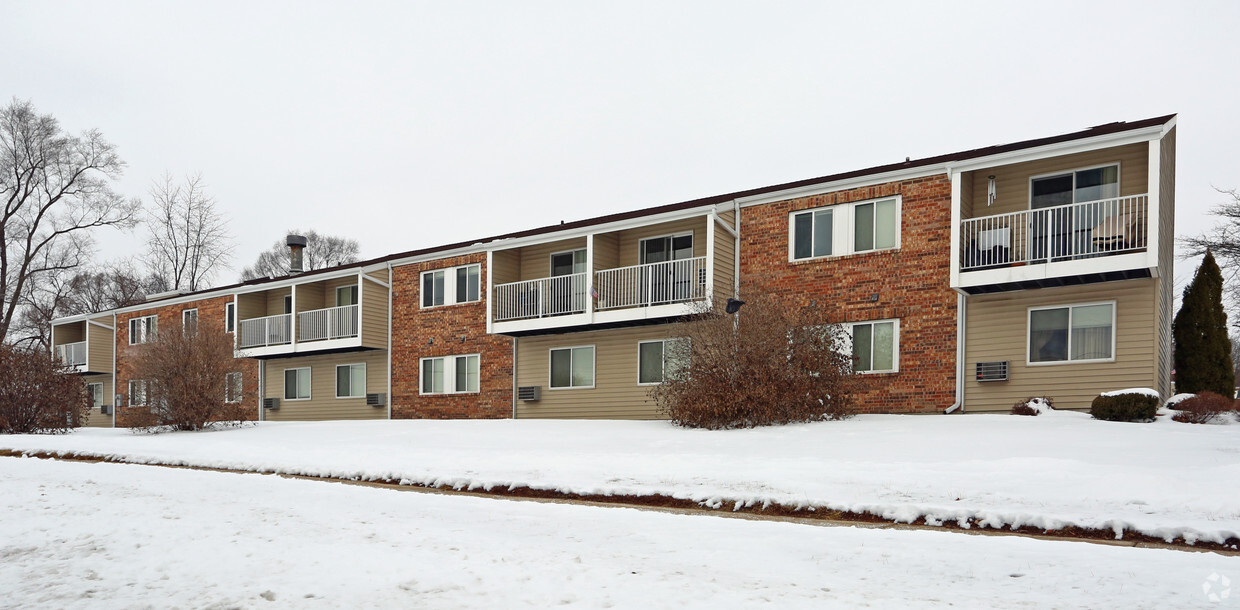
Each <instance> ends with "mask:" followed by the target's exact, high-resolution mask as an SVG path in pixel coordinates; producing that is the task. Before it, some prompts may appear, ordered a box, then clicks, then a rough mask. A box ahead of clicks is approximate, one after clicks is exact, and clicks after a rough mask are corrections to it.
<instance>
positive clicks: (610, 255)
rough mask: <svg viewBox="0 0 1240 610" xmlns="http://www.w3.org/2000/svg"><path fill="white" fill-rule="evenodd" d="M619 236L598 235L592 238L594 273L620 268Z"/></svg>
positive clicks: (612, 234)
mask: <svg viewBox="0 0 1240 610" xmlns="http://www.w3.org/2000/svg"><path fill="white" fill-rule="evenodd" d="M620 266H621V265H620V236H619V235H617V234H616V233H600V234H598V235H595V236H594V271H595V272H598V271H602V270H604V269H615V268H616V267H620Z"/></svg>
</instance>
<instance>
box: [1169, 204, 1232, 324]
mask: <svg viewBox="0 0 1240 610" xmlns="http://www.w3.org/2000/svg"><path fill="white" fill-rule="evenodd" d="M1215 190H1217V191H1218V192H1219V193H1222V194H1223V195H1226V196H1227V198H1228V200H1227V201H1225V202H1223V203H1221V204H1219V205H1217V206H1215V207H1214V209H1213V210H1211V211H1210V213H1211V214H1213V215H1214V216H1217V217H1218V218H1219V219H1220V220H1221V221H1222V222H1221V223H1219V224H1217V225H1215V226H1214V228H1212V229H1211V230H1210V231H1208V232H1206V233H1203V234H1201V235H1199V236H1196V237H1187V238H1183V239H1182V240H1181V241H1183V243H1184V245H1186V246H1187V247H1188V255H1189V256H1201V255H1203V254H1205V253H1206V252H1207V251H1209V252H1212V253H1213V254H1214V258H1215V259H1217V260H1218V263H1219V268H1220V269H1221V270H1222V272H1223V279H1224V281H1225V282H1226V284H1227V287H1228V289H1229V290H1230V292H1231V295H1232V298H1231V302H1230V303H1225V305H1226V306H1227V309H1229V310H1231V311H1236V306H1237V302H1238V301H1240V190H1237V189H1230V190H1228V189H1215ZM1236 328H1238V329H1240V320H1238V321H1237V324H1236Z"/></svg>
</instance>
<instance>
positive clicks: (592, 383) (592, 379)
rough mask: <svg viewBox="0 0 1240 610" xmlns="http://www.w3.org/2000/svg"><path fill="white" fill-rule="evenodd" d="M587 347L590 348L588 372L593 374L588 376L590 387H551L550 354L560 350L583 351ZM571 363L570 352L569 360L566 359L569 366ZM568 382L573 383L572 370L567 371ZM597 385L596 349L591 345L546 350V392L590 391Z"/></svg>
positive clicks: (570, 354)
mask: <svg viewBox="0 0 1240 610" xmlns="http://www.w3.org/2000/svg"><path fill="white" fill-rule="evenodd" d="M587 347H588V348H590V370H591V371H593V374H592V375H590V385H566V386H563V387H558V388H557V387H555V386H553V385H551V353H552V352H557V351H561V350H575V349H583V348H587ZM572 361H573V359H572V353H571V352H570V353H569V359H568V362H569V365H570V366H571V365H572ZM568 382H569V383H570V384H571V383H572V382H573V371H572V369H569V371H568ZM597 383H598V348H596V347H595V346H594V345H593V344H591V345H571V346H566V347H553V348H550V349H548V350H547V389H548V390H591V389H594V386H595V384H597Z"/></svg>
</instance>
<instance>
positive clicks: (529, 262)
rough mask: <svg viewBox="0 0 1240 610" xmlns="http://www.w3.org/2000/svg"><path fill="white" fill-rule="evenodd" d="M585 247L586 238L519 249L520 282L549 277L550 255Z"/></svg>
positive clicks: (563, 240)
mask: <svg viewBox="0 0 1240 610" xmlns="http://www.w3.org/2000/svg"><path fill="white" fill-rule="evenodd" d="M585 247H586V238H584V237H578V238H575V239H562V240H560V241H553V242H548V243H545V244H535V245H533V246H526V247H524V248H521V280H537V279H540V278H544V277H551V253H553V252H563V251H565V250H577V249H580V248H585Z"/></svg>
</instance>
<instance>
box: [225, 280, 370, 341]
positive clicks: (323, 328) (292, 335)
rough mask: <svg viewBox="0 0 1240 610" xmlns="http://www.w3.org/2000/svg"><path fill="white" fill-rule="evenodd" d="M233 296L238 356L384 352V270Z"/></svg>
mask: <svg viewBox="0 0 1240 610" xmlns="http://www.w3.org/2000/svg"><path fill="white" fill-rule="evenodd" d="M307 280H308V281H305V282H303V283H298V284H291V285H289V284H285V285H282V286H280V285H277V286H274V287H271V288H263V289H259V290H252V291H249V292H242V293H239V294H237V295H236V297H235V301H236V307H235V309H236V311H237V314H238V315H237V317H238V318H239V319H238V321H237V355H238V356H239V357H250V358H274V357H282V356H291V355H294V354H304V353H314V352H327V351H352V350H364V349H386V348H387V346H388V338H387V322H388V299H389V297H388V286H389V278H388V273H387V270H386V269H381V268H380V269H372V270H369V271H367V270H352V271H351V272H349V273H340V274H336V275H332V276H328V277H324V278H321V279H312V278H307Z"/></svg>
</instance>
